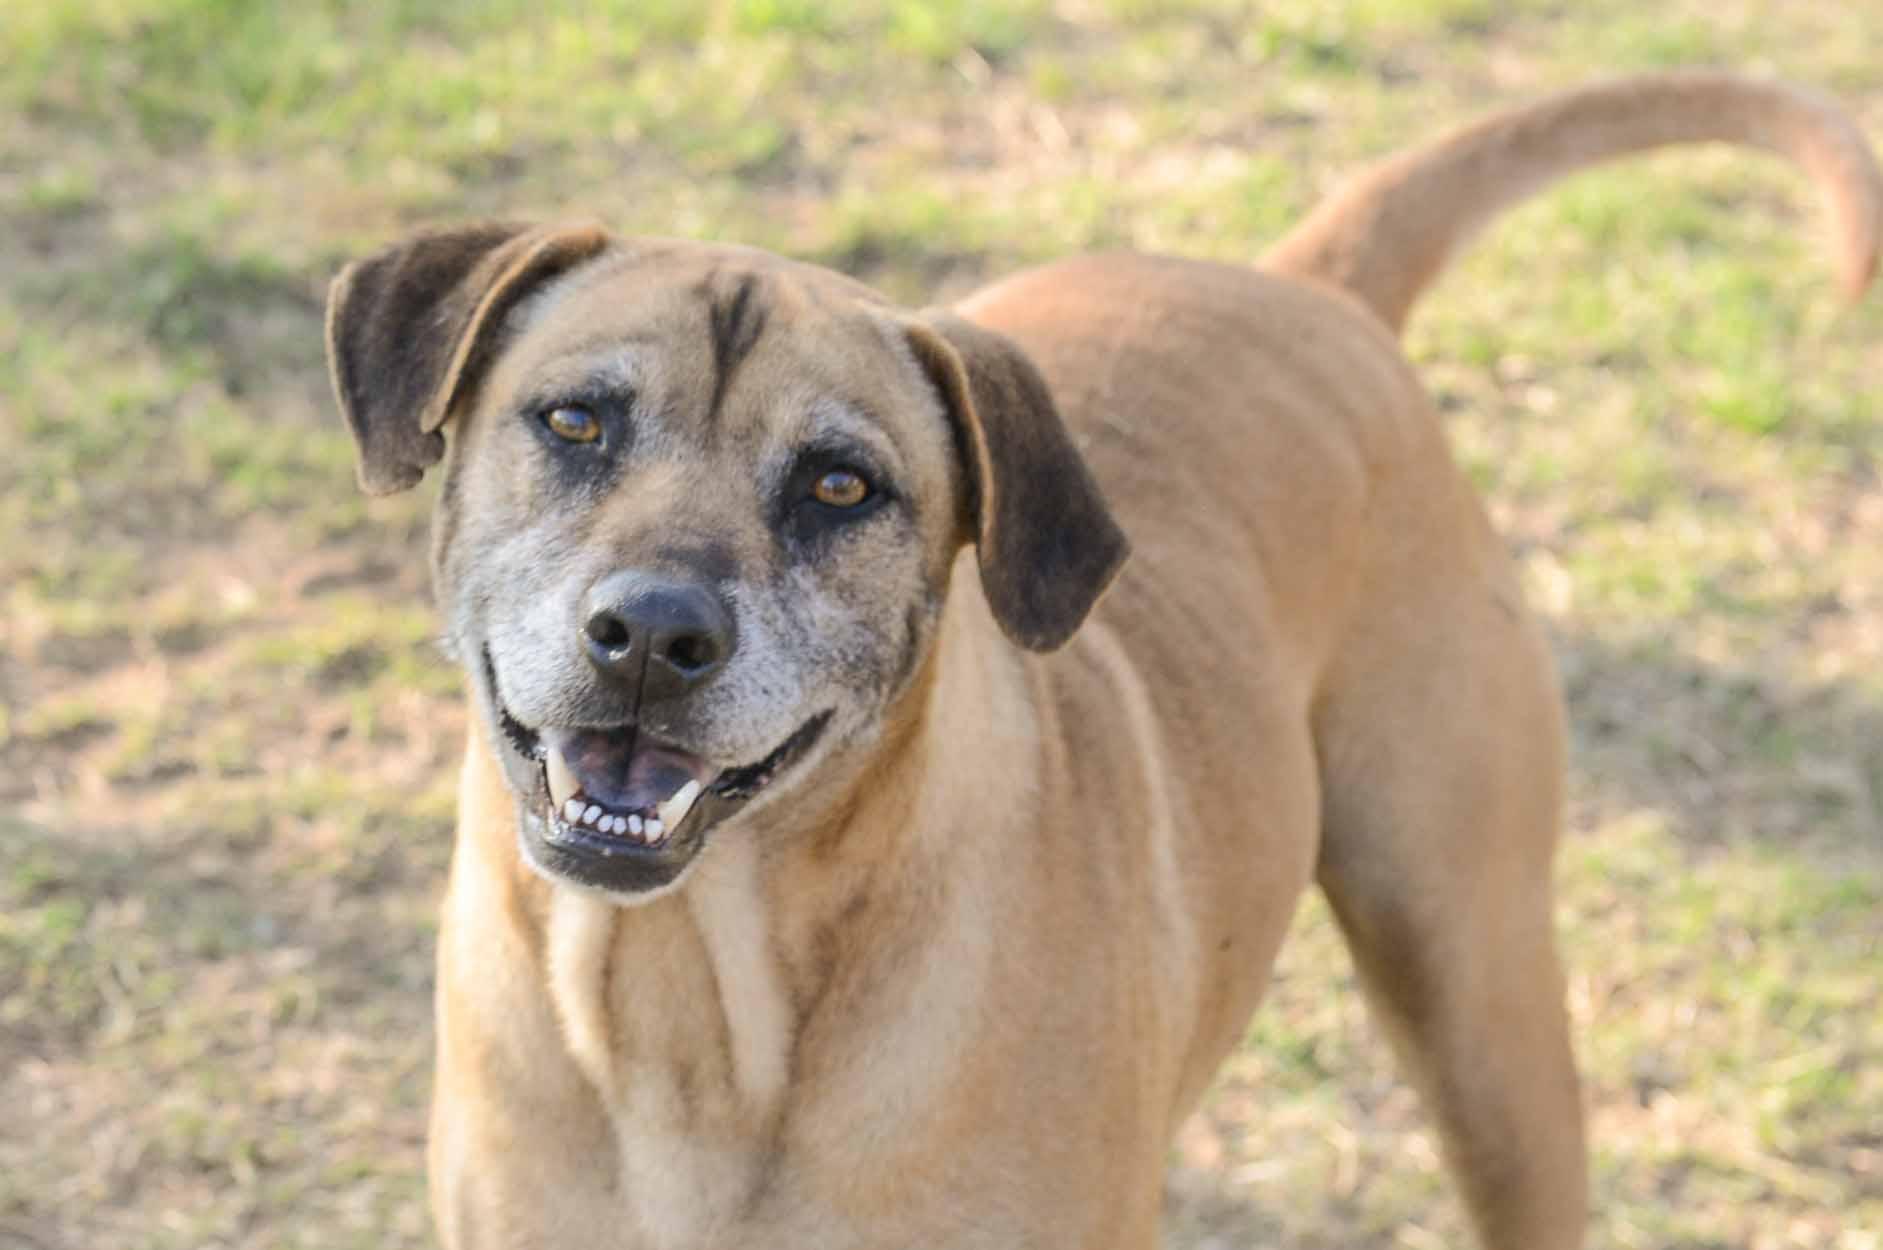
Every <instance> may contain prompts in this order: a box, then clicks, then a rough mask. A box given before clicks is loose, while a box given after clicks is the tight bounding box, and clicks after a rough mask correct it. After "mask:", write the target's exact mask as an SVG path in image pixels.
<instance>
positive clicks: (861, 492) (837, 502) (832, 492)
mask: <svg viewBox="0 0 1883 1250" xmlns="http://www.w3.org/2000/svg"><path fill="white" fill-rule="evenodd" d="M869 497H870V484H869V483H868V482H866V481H864V480H863V475H862V474H861V473H857V472H855V471H853V470H851V469H832V470H830V472H828V473H826V474H824V475H823V476H822V477H820V478H818V479H817V481H816V482H815V483H813V484H812V486H811V498H813V499H815V500H817V502H819V503H821V504H823V505H825V506H826V507H830V508H854V507H856V506H857V505H858V504H860V503H862V502H863V501H864V500H865V499H868V498H869Z"/></svg>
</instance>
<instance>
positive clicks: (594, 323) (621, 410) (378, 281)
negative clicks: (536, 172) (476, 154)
mask: <svg viewBox="0 0 1883 1250" xmlns="http://www.w3.org/2000/svg"><path fill="white" fill-rule="evenodd" d="M327 339H328V353H329V358H330V363H331V365H332V370H333V379H334V389H335V392H336V393H337V395H338V397H339V401H340V407H341V410H342V412H343V414H344V415H345V417H346V420H347V424H348V426H349V427H350V429H351V430H352V432H353V435H354V437H355V439H356V440H357V442H358V445H359V452H360V480H361V482H362V484H363V485H364V486H365V488H366V489H367V490H368V491H371V492H374V493H384V492H388V491H396V490H401V489H404V488H406V487H409V486H411V485H413V484H414V483H416V482H417V481H418V480H419V478H420V476H421V475H422V474H423V473H424V471H425V470H426V469H427V468H428V467H430V466H431V465H433V464H435V463H437V462H438V461H440V460H443V461H445V466H444V470H443V471H444V481H443V485H442V489H441V492H440V497H439V502H438V505H437V512H436V515H435V518H434V543H433V572H434V578H435V581H436V589H437V594H438V598H439V601H440V604H441V607H442V609H443V611H444V613H445V616H446V633H447V637H448V639H449V641H450V643H451V644H452V646H453V648H454V650H455V652H456V654H457V655H458V657H459V658H460V660H461V661H462V662H463V663H464V665H465V667H466V669H467V670H468V672H469V674H470V677H471V684H472V687H473V690H474V691H475V696H476V700H477V703H478V705H479V711H480V712H481V714H482V715H483V716H485V717H487V718H488V722H489V726H490V729H491V731H492V732H491V733H490V734H489V737H490V739H491V741H492V742H493V743H495V744H496V747H497V750H498V752H499V753H500V754H501V755H502V756H503V757H504V764H505V774H506V776H507V778H508V780H509V782H510V785H511V787H512V789H513V790H514V792H515V795H516V799H517V803H518V810H519V821H518V825H519V830H520V836H521V839H522V851H523V854H524V856H525V858H526V859H527V860H528V861H529V862H530V863H531V864H532V865H534V866H535V867H536V868H537V869H538V870H540V871H542V872H545V873H547V874H549V875H551V876H554V877H558V878H562V879H566V880H571V881H574V882H577V883H580V884H583V885H587V886H590V887H592V888H597V889H601V890H605V891H609V892H612V893H615V894H617V895H620V896H634V895H645V894H647V893H648V892H651V891H654V890H657V889H659V888H661V887H664V886H666V885H669V884H671V883H672V882H674V881H676V880H677V879H678V878H679V877H680V875H681V874H682V873H683V872H684V870H685V869H686V867H687V865H688V864H689V863H691V862H692V860H693V858H694V857H695V856H696V855H697V854H698V852H699V850H700V848H701V846H702V845H703V844H704V841H705V839H706V837H707V835H708V833H709V832H713V831H715V830H726V831H727V836H731V832H732V830H733V829H734V828H736V827H737V826H743V825H747V824H748V823H752V822H748V821H747V820H746V819H745V817H746V816H747V815H748V814H750V813H755V812H757V811H758V810H760V809H762V808H764V807H767V806H772V805H775V804H788V803H791V802H792V801H793V799H792V795H793V794H794V793H795V794H800V795H807V794H815V793H816V790H815V787H817V786H818V784H819V777H820V773H821V772H822V771H823V770H824V769H826V768H830V767H833V766H834V765H835V762H836V761H840V760H845V759H848V760H849V761H851V762H854V761H855V760H856V758H857V753H858V752H864V751H867V750H869V748H870V744H871V743H872V742H873V741H875V740H876V739H877V737H878V734H879V731H880V730H881V728H882V727H883V724H884V721H885V717H886V716H887V715H888V713H889V712H890V710H891V709H892V708H893V707H894V706H895V705H896V703H897V699H898V696H899V695H901V694H903V693H904V692H905V691H907V690H908V689H909V688H910V685H911V682H912V681H913V679H914V677H915V675H916V674H917V673H919V672H920V671H921V669H922V665H923V661H924V658H925V656H926V655H927V653H928V649H929V647H930V644H931V642H932V639H933V636H934V633H935V628H936V624H937V621H938V620H939V618H940V610H941V605H942V602H943V599H944V596H945V594H946V592H947V587H948V579H949V573H950V570H951V568H952V567H953V565H954V558H955V556H956V554H957V552H958V551H959V550H960V548H961V546H962V545H963V544H964V543H970V542H971V543H974V544H976V547H977V557H978V564H979V569H980V577H981V583H982V587H983V590H984V594H985V599H986V602H987V604H988V607H989V609H990V610H991V613H992V615H993V617H994V619H995V620H996V621H997V622H998V623H999V625H1000V627H1001V628H1002V629H1003V630H1004V631H1005V632H1006V634H1007V635H1008V636H1009V637H1010V638H1011V639H1012V640H1013V641H1014V642H1016V643H1018V644H1019V645H1021V646H1024V647H1028V648H1032V649H1036V650H1045V649H1050V648H1053V647H1056V646H1058V645H1059V644H1061V643H1062V642H1064V641H1065V639H1066V638H1067V637H1068V636H1069V635H1070V634H1071V633H1072V631H1073V630H1074V629H1075V628H1076V627H1077V626H1078V624H1079V623H1080V621H1081V620H1082V619H1083V618H1084V617H1085V615H1086V613H1087V611H1088V610H1089V609H1090V608H1091V606H1092V603H1093V602H1094V600H1095V599H1096V598H1097V597H1098V595H1099V594H1100V592H1101V591H1103V590H1104V588H1105V586H1106V585H1107V584H1108V583H1109V582H1110V580H1111V578H1112V576H1113V575H1114V574H1115V572H1116V571H1117V569H1118V566H1119V564H1120V563H1121V562H1122V561H1123V559H1124V555H1125V549H1126V545H1125V541H1124V538H1123V536H1122V535H1121V534H1120V532H1119V531H1118V528H1117V526H1116V525H1115V524H1114V523H1113V521H1112V518H1111V516H1110V514H1109V513H1108V512H1107V510H1106V508H1105V505H1104V502H1103V501H1102V499H1101V498H1100V497H1099V494H1098V490H1097V488H1096V486H1095V485H1094V484H1093V482H1092V479H1091V476H1090V474H1089V473H1088V472H1087V470H1086V468H1085V466H1084V464H1083V463H1082V462H1081V460H1080V459H1079V456H1078V454H1077V452H1076V451H1075V450H1074V448H1073V446H1072V444H1071V442H1070V440H1069V439H1068V437H1067V434H1066V431H1065V428H1064V426H1063V425H1062V423H1061V421H1060V419H1059V416H1058V414H1057V413H1056V411H1055V410H1054V408H1053V404H1052V400H1051V397H1050V395H1049V394H1048V392H1047V389H1046V386H1045V384H1044V383H1043V382H1042V380H1041V379H1040V377H1039V375H1038V373H1037V372H1036V371H1035V370H1034V369H1033V367H1032V366H1031V365H1030V364H1029V363H1028V362H1027V360H1026V359H1025V357H1024V356H1023V355H1022V354H1021V352H1020V351H1019V349H1018V348H1017V347H1015V346H1014V345H1013V344H1012V343H1011V342H1009V341H1008V340H1006V339H1004V338H1002V337H1000V336H999V335H996V334H993V333H991V332H989V331H986V330H983V329H980V328H978V327H975V326H973V325H971V324H969V323H967V322H964V321H961V320H958V319H956V318H954V317H952V316H950V315H948V314H946V313H930V314H912V313H906V312H902V311H899V310H897V309H895V308H893V307H891V306H890V305H889V304H887V303H885V302H884V301H883V300H882V299H881V298H880V297H879V296H877V295H875V294H874V293H872V292H871V291H869V290H868V289H867V288H864V287H862V286H859V285H857V284H856V283H854V282H851V281H849V280H848V279H846V278H843V277H841V276H840V275H837V274H834V273H831V272H829V271H826V270H822V269H818V268H815V267H813V266H808V265H801V264H795V263H792V262H789V261H785V260H782V259H780V258H778V257H774V256H771V255H768V254H766V253H762V252H757V251H752V250H748V249H742V248H732V247H720V246H709V245H703V244H694V243H683V242H677V241H667V240H624V239H618V238H615V237H612V236H610V235H608V234H607V233H605V232H603V231H602V230H600V229H597V228H593V227H564V228H531V227H524V226H513V225H502V224H493V225H478V226H471V227H465V228H462V229H454V230H446V231H433V232H426V233H423V234H419V235H416V236H414V237H411V238H409V239H407V240H405V241H404V242H402V243H399V244H397V245H395V246H394V247H392V248H390V249H388V250H386V251H384V252H381V253H380V254H378V255H376V256H373V257H371V258H369V259H367V260H364V261H361V262H358V263H357V264H354V265H352V266H350V267H348V268H347V270H346V271H345V272H343V273H342V274H341V275H340V277H339V278H338V279H337V280H336V281H335V283H334V286H333V291H332V294H331V297H330V301H329V306H328V326H327ZM740 836H745V835H740Z"/></svg>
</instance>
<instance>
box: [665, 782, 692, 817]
mask: <svg viewBox="0 0 1883 1250" xmlns="http://www.w3.org/2000/svg"><path fill="white" fill-rule="evenodd" d="M699 797H700V783H699V782H697V781H689V782H687V783H686V784H685V785H684V786H681V787H680V788H679V789H678V790H675V791H674V792H673V797H671V798H669V799H668V800H667V801H666V802H665V803H662V804H661V805H660V819H661V823H662V824H664V825H666V826H667V827H668V828H678V827H679V825H680V822H681V821H683V820H685V819H686V818H687V813H688V812H690V811H692V810H693V801H694V800H695V799H697V798H699Z"/></svg>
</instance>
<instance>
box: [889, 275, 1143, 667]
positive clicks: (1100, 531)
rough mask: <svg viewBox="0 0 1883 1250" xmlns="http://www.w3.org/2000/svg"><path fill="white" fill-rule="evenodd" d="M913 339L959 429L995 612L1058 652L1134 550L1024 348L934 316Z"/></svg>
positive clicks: (1029, 644)
mask: <svg viewBox="0 0 1883 1250" xmlns="http://www.w3.org/2000/svg"><path fill="white" fill-rule="evenodd" d="M909 343H910V346H911V347H912V348H914V350H915V355H916V359H917V360H918V361H919V362H920V363H921V365H922V367H923V369H925V370H926V371H927V372H928V375H929V377H930V378H931V379H932V380H933V381H934V383H935V387H936V389H937V390H939V391H940V392H941V397H942V401H943V403H944V404H945V405H946V407H947V409H948V417H949V420H950V421H951V422H952V423H953V424H954V431H955V441H956V444H957V446H958V447H959V448H960V452H961V462H962V464H963V466H964V467H965V469H966V472H967V477H968V484H969V492H970V497H969V503H970V508H971V513H970V515H971V518H972V524H973V527H974V535H975V554H976V558H977V559H978V561H979V563H980V569H981V588H982V590H983V591H984V592H985V593H986V595H987V603H988V606H989V607H990V608H992V609H993V612H994V619H995V620H997V621H999V622H1000V627H1001V629H1002V630H1003V631H1005V632H1006V634H1007V636H1008V637H1009V638H1011V639H1013V641H1015V642H1017V643H1019V644H1020V645H1021V646H1023V647H1026V648H1028V649H1029V650H1032V651H1051V650H1053V649H1055V648H1057V647H1059V646H1061V645H1062V644H1063V643H1064V642H1065V641H1066V639H1068V638H1070V637H1072V634H1073V631H1074V630H1076V629H1078V627H1079V624H1080V622H1082V621H1084V620H1085V617H1086V614H1087V613H1088V612H1090V611H1091V610H1092V605H1093V604H1094V603H1096V602H1097V601H1098V597H1099V595H1101V594H1102V593H1104V590H1105V588H1106V587H1107V586H1109V585H1111V581H1112V578H1114V577H1116V576H1117V574H1118V570H1119V568H1120V566H1122V565H1123V564H1124V562H1125V556H1126V555H1127V554H1128V553H1129V551H1130V544H1129V542H1127V541H1126V539H1125V536H1124V532H1123V531H1122V530H1120V529H1119V528H1118V523H1117V522H1116V521H1114V520H1112V515H1111V510H1110V509H1109V508H1107V507H1106V506H1105V500H1104V497H1103V496H1102V495H1101V494H1100V493H1099V489H1098V483H1097V482H1095V481H1093V480H1092V474H1091V471H1090V470H1089V469H1087V468H1086V466H1085V461H1084V460H1083V459H1082V458H1081V457H1080V455H1079V451H1078V449H1077V448H1076V447H1074V446H1073V445H1072V438H1071V436H1070V435H1069V434H1068V433H1067V432H1066V426H1065V423H1064V422H1063V421H1061V420H1060V418H1059V410H1058V409H1057V408H1056V407H1054V406H1053V396H1052V392H1050V391H1049V390H1048V389H1047V387H1046V380H1045V379H1044V378H1042V377H1041V376H1040V374H1039V370H1037V369H1035V368H1034V367H1033V362H1032V361H1030V360H1028V359H1027V358H1026V354H1025V353H1024V352H1022V351H1021V350H1020V348H1019V347H1018V346H1017V345H1016V344H1015V343H1014V342H1013V341H1012V340H1010V339H1008V338H1006V337H1005V336H1004V335H1000V334H996V333H995V332H993V331H991V330H986V329H982V328H981V327H980V326H977V325H974V324H973V323H971V322H968V321H964V320H962V319H961V318H959V317H956V316H954V315H953V314H951V313H945V312H930V313H925V314H922V315H921V317H920V319H919V320H917V321H916V322H915V323H914V324H913V325H912V326H911V327H910V329H909Z"/></svg>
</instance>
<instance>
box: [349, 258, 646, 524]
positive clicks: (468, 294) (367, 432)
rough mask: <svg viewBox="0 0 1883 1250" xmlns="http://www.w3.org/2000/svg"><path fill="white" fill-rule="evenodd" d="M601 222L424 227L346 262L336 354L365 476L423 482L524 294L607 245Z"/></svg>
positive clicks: (376, 485) (378, 486)
mask: <svg viewBox="0 0 1883 1250" xmlns="http://www.w3.org/2000/svg"><path fill="white" fill-rule="evenodd" d="M607 242H608V238H607V235H606V233H605V232H603V231H602V229H601V228H600V227H598V226H564V227H532V226H524V225H516V224H512V223H507V222H485V223H480V224H477V225H471V226H459V227H454V228H450V229H442V230H423V231H420V232H418V233H417V234H414V235H411V236H409V237H408V238H406V239H404V240H402V241H400V242H398V243H395V244H393V245H392V246H391V247H389V248H387V249H386V250H384V251H382V252H379V253H377V254H376V255H373V256H369V257H368V258H366V259H365V260H361V261H355V262H354V263H353V264H351V265H348V266H347V267H346V268H345V269H343V270H341V272H340V276H339V277H337V278H335V279H334V280H333V286H332V287H331V288H330V289H329V291H328V293H327V365H328V368H329V369H330V370H331V372H332V374H333V390H334V394H335V396H337V397H338V398H339V401H340V411H341V413H342V414H343V415H344V416H345V417H346V420H347V426H348V428H349V429H351V430H352V431H353V439H354V441H355V442H356V443H357V444H359V453H360V485H361V486H362V487H363V488H364V489H365V490H366V492H367V493H368V494H371V495H387V494H391V493H392V492H393V491H399V490H404V489H406V488H407V487H409V486H413V485H416V484H417V482H418V480H419V478H420V477H421V476H423V475H424V472H425V470H426V469H427V468H429V467H431V466H432V465H434V464H437V463H438V460H439V457H441V456H443V455H444V453H445V438H444V435H443V434H441V433H439V427H440V426H442V425H444V423H445V421H446V419H447V418H449V417H450V416H451V413H452V410H453V409H454V408H455V407H456V405H457V404H458V402H459V401H460V400H461V399H463V398H464V397H465V396H467V395H468V394H469V393H470V391H471V390H472V389H474V387H475V385H476V382H477V378H478V376H479V375H480V374H481V373H482V371H483V369H484V367H485V366H486V365H487V364H488V363H489V360H490V356H491V354H492V347H493V342H492V340H493V339H494V337H495V335H494V333H493V332H494V330H495V329H496V327H497V326H499V325H501V324H502V322H503V315H504V313H505V312H507V311H508V310H509V309H510V308H511V307H512V306H514V305H515V303H516V302H517V300H518V299H520V298H522V296H524V295H525V294H527V293H528V292H529V291H530V290H532V289H533V288H535V287H536V286H537V285H539V284H540V283H542V282H543V281H545V280H546V279H548V278H551V277H553V276H555V275H556V274H559V273H563V272H565V271H567V270H569V269H570V268H572V267H574V266H575V265H577V264H580V263H581V262H582V261H584V260H586V259H588V258H589V257H590V256H593V255H594V254H595V253H596V252H599V251H600V250H601V249H602V248H603V247H605V246H606V245H607Z"/></svg>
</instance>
